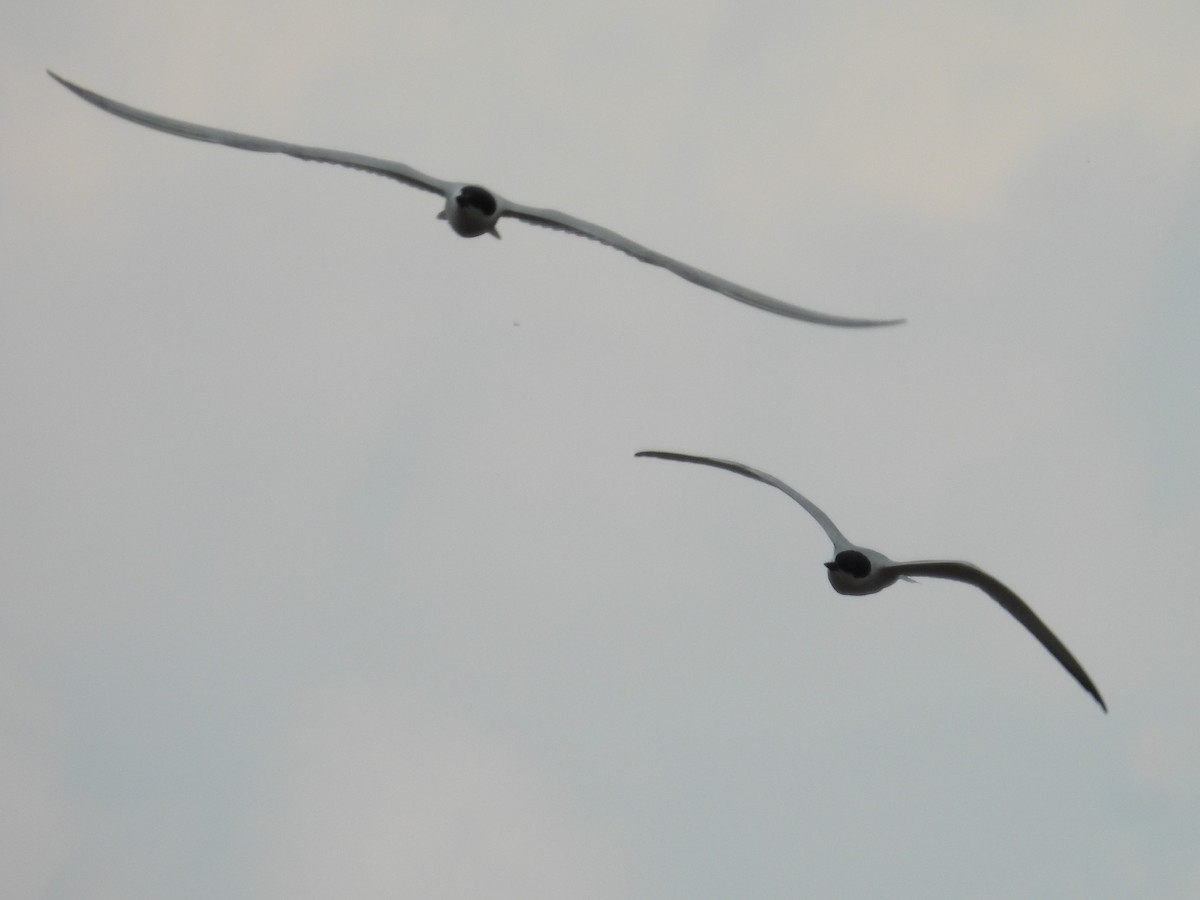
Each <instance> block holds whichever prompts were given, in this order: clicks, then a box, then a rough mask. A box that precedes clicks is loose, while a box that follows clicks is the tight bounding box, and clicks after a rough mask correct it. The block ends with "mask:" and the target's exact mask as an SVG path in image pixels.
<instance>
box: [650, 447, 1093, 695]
mask: <svg viewBox="0 0 1200 900" xmlns="http://www.w3.org/2000/svg"><path fill="white" fill-rule="evenodd" d="M635 455H637V456H647V457H653V458H656V459H668V460H674V461H676V462H690V463H697V464H699V465H705V466H712V467H714V468H718V469H725V470H727V471H730V472H736V473H737V474H739V475H744V476H745V477H747V478H753V479H754V480H755V481H761V482H763V484H769V485H771V486H772V487H774V488H778V489H779V490H781V491H783V492H784V493H785V494H787V495H788V496H789V497H791V498H792V499H793V500H795V501H796V502H797V503H799V504H800V505H801V506H803V507H804V508H805V509H806V510H807V511H808V513H809V514H810V515H811V516H812V517H813V518H814V519H816V520H817V523H818V524H819V525H820V526H821V527H822V528H823V529H824V530H825V534H826V535H827V536H828V537H829V539H830V541H832V543H833V551H834V556H833V559H832V560H830V561H829V562H827V563H825V568H826V569H827V570H828V574H829V583H830V585H832V586H833V589H834V590H835V591H837V592H838V593H839V594H848V595H851V596H856V597H861V596H865V595H868V594H876V593H878V592H879V591H882V590H883V589H884V588H887V587H891V586H892V585H893V584H895V583H896V582H897V581H901V580H904V581H909V580H911V579H912V578H913V577H922V576H924V577H928V578H947V579H950V580H953V581H961V582H964V583H966V584H971V585H974V586H975V587H977V588H979V589H980V590H982V591H983V592H984V593H986V594H987V595H988V596H989V597H991V598H992V599H993V600H995V601H996V602H997V603H998V604H1000V606H1002V607H1004V609H1005V610H1006V611H1007V612H1008V613H1009V614H1010V615H1011V616H1012V617H1013V618H1014V619H1016V620H1017V621H1018V622H1020V623H1021V624H1022V625H1023V626H1024V627H1025V628H1026V630H1028V631H1029V633H1030V634H1032V635H1033V636H1034V637H1035V638H1037V639H1038V641H1040V642H1041V644H1042V646H1043V647H1045V648H1046V650H1047V651H1049V652H1050V655H1051V656H1053V657H1054V658H1055V659H1056V660H1058V662H1059V663H1060V664H1061V665H1062V667H1063V668H1065V669H1066V670H1067V671H1068V672H1069V673H1070V674H1071V676H1072V677H1073V678H1074V679H1075V680H1076V681H1077V682H1079V684H1080V686H1081V687H1082V688H1083V689H1084V690H1085V691H1087V692H1088V693H1089V694H1091V695H1092V697H1093V698H1094V699H1095V701H1096V702H1097V703H1099V704H1100V708H1101V709H1103V710H1104V711H1105V712H1107V711H1108V707H1107V706H1106V705H1105V703H1104V700H1103V698H1102V697H1101V696H1100V691H1099V690H1097V688H1096V686H1095V684H1093V683H1092V679H1091V678H1090V677H1088V674H1087V672H1085V671H1084V669H1083V666H1081V665H1080V664H1079V662H1078V661H1077V660H1076V659H1075V657H1074V656H1073V655H1072V654H1071V652H1070V651H1069V650H1068V649H1067V648H1066V645H1064V644H1063V642H1062V641H1060V640H1059V639H1058V638H1057V637H1056V636H1055V634H1054V632H1052V631H1051V630H1050V629H1049V628H1048V627H1047V626H1046V624H1045V623H1044V622H1043V621H1042V620H1041V619H1040V618H1038V616H1037V614H1036V613H1034V611H1033V610H1032V609H1030V608H1029V606H1028V605H1027V604H1026V603H1025V601H1024V600H1022V599H1021V598H1020V597H1018V596H1017V595H1016V594H1015V593H1013V592H1012V590H1010V589H1009V588H1008V587H1007V586H1005V585H1004V584H1003V583H1001V582H1000V581H999V580H997V579H996V578H993V577H992V576H991V575H989V574H988V573H987V572H984V571H983V570H982V569H979V568H977V567H975V566H973V565H971V564H970V563H964V562H953V561H950V560H921V561H916V562H896V561H894V560H892V559H889V558H888V557H887V556H884V555H883V554H882V553H880V552H879V551H878V550H872V549H871V548H869V547H862V546H859V545H857V544H854V543H852V542H851V541H849V540H847V538H846V536H845V535H843V534H842V533H841V531H839V530H838V528H837V526H836V525H834V524H833V521H832V520H831V519H830V518H829V516H827V515H826V514H825V513H824V512H823V511H822V510H821V509H820V507H818V506H817V505H816V504H815V503H813V502H812V501H811V500H809V499H808V498H807V497H805V496H804V495H802V494H800V493H799V492H798V491H796V490H795V489H793V488H791V487H789V486H788V485H787V484H785V483H784V482H782V481H780V480H779V479H778V478H776V477H775V476H773V475H768V474H767V473H766V472H762V471H759V470H758V469H752V468H750V467H749V466H745V465H742V464H741V463H736V462H730V461H729V460H724V459H714V458H712V457H708V456H692V455H689V454H686V453H670V452H666V451H662V450H643V451H641V452H640V453H637V454H635Z"/></svg>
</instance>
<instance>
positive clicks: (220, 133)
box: [47, 70, 904, 328]
mask: <svg viewBox="0 0 1200 900" xmlns="http://www.w3.org/2000/svg"><path fill="white" fill-rule="evenodd" d="M47 72H48V74H49V75H50V77H51V78H53V79H54V80H55V81H57V82H58V83H59V84H61V85H62V86H63V87H65V88H67V89H68V90H70V91H72V92H74V93H75V94H76V95H78V96H79V97H81V98H83V99H84V100H86V101H87V102H88V103H91V104H92V105H93V106H98V107H99V108H100V109H102V110H104V111H105V112H109V113H112V114H113V115H114V116H120V117H121V118H122V119H128V120H129V121H130V122H136V123H137V124H138V125H145V126H146V127H147V128H154V129H157V130H158V131H165V132H167V133H168V134H174V135H178V136H179V137H185V138H191V139H192V140H196V141H207V142H209V143H213V144H224V145H226V146H227V147H237V148H239V149H242V150H254V151H258V152H260V153H283V154H285V155H287V156H294V157H296V158H297V159H304V160H313V161H316V162H326V163H333V164H334V165H339V166H347V167H349V168H351V169H361V170H363V171H365V172H371V173H373V174H376V175H383V176H384V177H386V178H392V179H394V180H396V181H399V182H401V183H402V184H407V185H408V186H409V187H414V188H417V189H418V190H422V191H429V192H430V193H433V194H439V195H441V196H442V197H443V198H445V206H444V208H443V209H442V211H441V212H440V213H438V218H439V219H445V220H446V222H447V223H448V224H449V225H450V227H451V228H453V229H454V231H455V233H456V234H459V235H461V236H463V237H478V236H480V235H483V234H490V235H492V236H494V237H499V236H500V233H499V232H498V231H497V230H496V223H497V222H498V221H499V220H500V219H501V218H503V217H505V216H507V217H509V218H512V219H518V220H520V221H522V222H528V223H530V224H532V225H542V226H545V227H547V228H555V229H558V230H559V231H565V232H568V233H570V234H576V235H579V236H580V237H585V238H590V239H591V240H594V241H599V242H600V243H602V244H607V245H608V246H610V247H614V248H616V249H617V250H620V251H622V252H623V253H627V254H629V255H630V256H632V257H633V258H634V259H639V260H641V261H642V262H645V263H649V264H650V265H653V266H661V267H662V268H664V269H666V270H668V271H670V272H674V273H675V274H676V275H678V276H679V277H680V278H684V279H686V280H688V281H690V282H692V283H693V284H698V285H700V287H703V288H708V289H709V290H713V291H716V292H717V293H719V294H724V295H725V296H726V297H730V298H732V299H734V300H737V301H740V302H741V303H746V304H749V305H750V306H756V307H758V308H759V309H763V310H766V311H767V312H771V313H775V314H777V315H780V316H787V317H788V318H792V319H800V320H802V321H805V322H815V323H817V324H819V325H837V326H841V327H843V328H862V327H869V326H876V325H898V324H900V323H902V322H903V321H904V319H855V318H848V317H845V316H834V315H829V314H827V313H821V312H815V311H813V310H809V309H804V308H802V307H799V306H794V305H793V304H790V303H784V302H783V301H781V300H776V299H775V298H774V297H768V296H767V295H766V294H761V293H759V292H758V291H754V290H751V289H750V288H746V287H742V286H741V285H739V284H734V283H733V282H732V281H727V280H725V279H724V278H720V277H718V276H716V275H713V274H711V273H709V272H705V271H703V270H701V269H697V268H695V267H694V266H689V265H687V264H686V263H682V262H679V261H678V260H675V259H672V258H671V257H669V256H665V255H664V254H662V253H659V252H657V251H656V250H651V249H650V248H649V247H644V246H643V245H641V244H639V243H636V242H635V241H631V240H630V239H629V238H627V237H623V236H622V235H619V234H617V233H616V232H615V231H610V230H609V229H607V228H603V227H601V226H599V225H593V224H592V223H591V222H585V221H584V220H583V219H577V218H575V217H574V216H569V215H567V214H566V213H561V212H557V211H555V210H552V209H538V208H536V207H533V206H524V205H522V204H520V203H514V202H512V201H511V200H506V199H504V198H503V197H501V196H500V195H499V194H496V193H494V192H492V191H490V190H488V189H487V188H484V187H480V186H479V185H477V184H463V183H460V182H455V181H443V180H442V179H440V178H434V177H432V176H430V175H426V174H424V173H423V172H418V171H417V170H416V169H414V168H412V167H411V166H407V165H405V164H404V163H398V162H391V161H389V160H386V159H376V158H374V157H370V156H362V155H360V154H358V153H346V152H344V151H341V150H326V149H323V148H321V147H306V146H302V145H300V144H291V143H287V142H285V141H276V140H271V139H269V138H261V137H254V136H252V135H248V134H239V133H238V132H236V131H225V130H223V129H220V128H210V127H208V126H207V125H197V124H194V123H192V122H184V121H182V120H181V119H169V118H167V117H166V116H160V115H157V114H155V113H151V112H146V111H145V110H140V109H135V108H134V107H132V106H128V105H126V104H124V103H119V102H117V101H116V100H111V99H109V98H108V97H104V96H101V95H100V94H97V93H96V92H95V91H90V90H88V89H87V88H84V87H80V86H79V85H77V84H72V83H71V82H70V81H67V80H66V79H65V78H62V77H60V76H58V75H56V74H55V73H54V72H50V71H49V70H47Z"/></svg>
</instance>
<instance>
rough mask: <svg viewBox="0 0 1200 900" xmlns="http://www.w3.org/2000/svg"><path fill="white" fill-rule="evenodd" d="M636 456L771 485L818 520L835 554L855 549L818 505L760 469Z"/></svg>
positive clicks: (660, 453) (655, 453) (661, 453)
mask: <svg viewBox="0 0 1200 900" xmlns="http://www.w3.org/2000/svg"><path fill="white" fill-rule="evenodd" d="M634 456H649V457H652V458H654V459H671V460H675V461H676V462H690V463H697V464H699V465H702V466H713V467H714V468H717V469H725V470H727V471H729V472H736V473H737V474H738V475H745V476H746V477H747V478H753V479H754V480H755V481H761V482H762V483H763V484H769V485H770V486H771V487H773V488H778V489H779V490H781V491H783V492H784V493H785V494H787V495H788V496H789V497H791V498H792V499H793V500H795V501H796V502H797V503H799V504H800V505H801V506H803V507H804V509H805V510H806V511H807V512H808V514H809V515H810V516H812V517H813V518H814V519H816V520H817V524H818V525H820V526H821V527H822V528H823V529H825V534H827V535H828V536H829V540H831V541H832V542H833V549H834V552H840V551H842V550H844V549H847V548H850V547H853V546H854V544H852V543H850V542H849V541H848V540H846V536H845V535H844V534H842V533H841V532H840V531H838V528H837V526H836V525H834V524H833V520H832V519H830V518H829V516H827V515H825V513H824V512H823V511H822V510H821V508H820V507H819V506H817V504H815V503H813V502H812V501H811V500H809V499H808V498H807V497H805V496H804V495H803V494H801V493H800V492H799V491H797V490H795V489H793V488H791V487H789V486H788V485H786V484H784V483H783V482H782V481H780V480H779V479H778V478H776V477H775V476H774V475H768V474H767V473H766V472H760V471H759V470H758V469H752V468H750V467H749V466H744V465H742V464H741V463H736V462H730V461H729V460H727V459H713V458H712V457H710V456H689V455H688V454H686V453H671V452H668V451H666V450H641V451H639V452H638V453H635V454H634Z"/></svg>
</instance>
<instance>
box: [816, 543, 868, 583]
mask: <svg viewBox="0 0 1200 900" xmlns="http://www.w3.org/2000/svg"><path fill="white" fill-rule="evenodd" d="M825 568H827V569H830V570H833V569H837V570H838V571H839V572H845V573H846V574H847V575H853V576H854V577H855V578H866V577H867V576H868V575H870V574H871V561H870V560H869V559H867V557H866V554H864V553H862V552H860V551H858V550H843V551H842V552H841V553H839V554H838V555H837V556H835V557H834V558H833V561H832V562H827V563H825Z"/></svg>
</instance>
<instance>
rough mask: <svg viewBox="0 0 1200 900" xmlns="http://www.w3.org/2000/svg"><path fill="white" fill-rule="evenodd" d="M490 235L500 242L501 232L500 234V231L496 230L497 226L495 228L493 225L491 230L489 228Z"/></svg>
mask: <svg viewBox="0 0 1200 900" xmlns="http://www.w3.org/2000/svg"><path fill="white" fill-rule="evenodd" d="M488 234H490V235H491V236H492V237H494V238H495V239H496V240H500V232H498V231H497V230H496V226H494V225H493V226H492V227H491V228H489V229H488Z"/></svg>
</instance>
